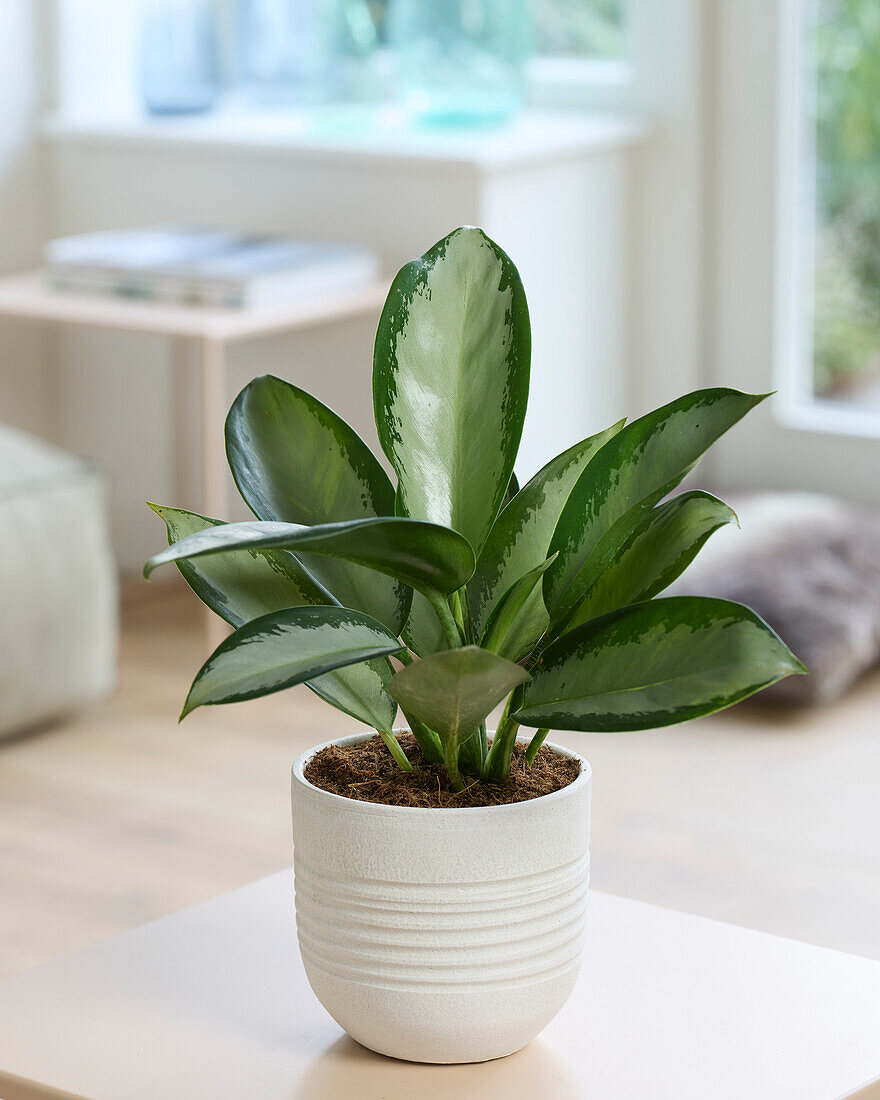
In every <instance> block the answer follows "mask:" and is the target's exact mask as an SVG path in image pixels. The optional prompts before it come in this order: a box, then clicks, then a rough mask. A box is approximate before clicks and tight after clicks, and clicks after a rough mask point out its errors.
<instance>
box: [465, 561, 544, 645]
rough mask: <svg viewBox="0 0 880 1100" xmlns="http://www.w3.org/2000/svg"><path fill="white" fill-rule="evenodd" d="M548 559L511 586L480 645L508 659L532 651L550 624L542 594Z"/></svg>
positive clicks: (495, 612) (487, 627) (492, 615)
mask: <svg viewBox="0 0 880 1100" xmlns="http://www.w3.org/2000/svg"><path fill="white" fill-rule="evenodd" d="M552 561H553V558H548V559H547V560H546V561H543V562H541V564H540V565H539V566H538V567H537V568H536V569H530V570H529V572H528V573H526V575H525V576H524V577H520V579H519V580H518V581H517V582H516V583H515V584H512V585H511V586H510V588H508V590H507V591H506V592H505V593H504V595H503V596H502V597H501V599H500V600H499V601H498V603H497V604H496V605H495V610H494V611H493V612H492V614H491V615H490V616H489V622H488V623H487V624H486V629H485V631H484V632H483V637H482V638H481V639H480V645H481V646H483V648H484V649H489V650H491V651H492V652H493V653H498V654H499V655H500V656H502V657H506V658H507V659H508V660H509V661H520V660H522V658H523V657H525V656H526V654H527V653H530V652H531V651H532V649H533V648H534V646H535V643H536V642H537V641H538V639H539V638H540V637H541V635H542V634H543V633H544V631H545V630H546V629H547V627H548V626H549V624H550V616H549V615H548V614H547V610H546V608H545V607H544V597H543V595H542V593H541V577H542V576H543V575H544V573H545V572H546V571H547V569H548V568H549V567H550V565H551V563H552Z"/></svg>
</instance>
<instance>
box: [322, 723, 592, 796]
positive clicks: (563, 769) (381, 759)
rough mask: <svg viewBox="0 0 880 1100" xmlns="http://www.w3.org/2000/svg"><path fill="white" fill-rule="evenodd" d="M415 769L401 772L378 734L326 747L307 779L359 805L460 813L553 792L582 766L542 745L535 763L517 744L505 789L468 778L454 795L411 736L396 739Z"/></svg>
mask: <svg viewBox="0 0 880 1100" xmlns="http://www.w3.org/2000/svg"><path fill="white" fill-rule="evenodd" d="M398 741H400V744H401V746H402V747H403V750H404V752H405V753H406V755H407V756H408V757H409V759H410V763H411V764H412V766H413V770H412V771H411V772H402V771H401V770H400V769H399V768H398V767H397V765H396V764H395V763H394V761H393V760H392V758H391V754H390V753H389V752H388V749H387V748H386V747H385V745H384V743H383V741H382V738H381V737H379V736H378V734H377V735H375V736H373V737H371V738H369V740H367V741H362V742H361V743H360V744H358V745H328V746H327V748H325V749H321V751H320V752H319V753H316V754H315V755H314V756H313V757H312V759H311V760H310V761H309V763H308V764H307V765H306V768H305V773H304V774H305V777H306V779H308V781H309V782H310V783H312V784H314V785H315V786H316V787H321V788H322V790H325V791H330V792H332V793H333V794H341V795H343V796H344V797H345V798H354V799H358V800H359V801H361V802H380V803H383V804H384V805H386V806H418V807H426V808H429V809H430V808H433V809H459V808H461V807H462V806H503V805H506V804H507V803H510V802H527V801H528V800H529V799H531V798H540V796H541V795H542V794H552V792H553V791H558V790H561V789H562V788H563V787H567V786H568V785H569V783H573V782H574V780H575V779H577V776H578V772H579V770H580V764H579V762H578V761H577V760H575V759H573V758H572V757H570V756H560V755H559V753H557V752H554V751H553V750H552V749H549V748H547V747H546V746H542V747H541V748H540V749H539V750H538V754H537V756H536V757H535V761H534V763H533V764H531V765H529V764H527V763H526V762H525V760H524V759H523V756H524V754H525V745H520V744H518V745H517V746H516V748H515V749H514V754H513V759H512V760H511V762H510V779H509V780H508V782H507V783H505V784H504V785H500V784H498V783H484V782H482V780H479V779H474V778H472V777H471V776H464V781H465V787H464V790H463V791H453V789H452V787H451V785H450V782H449V776H448V775H447V774H446V769H445V768H443V767H442V765H440V764H429V763H428V762H427V761H426V760H425V758H424V757H423V756H422V754H421V752H420V750H419V747H418V744H417V743H416V739H415V738H414V737H413V736H412V734H410V733H405V734H402V735H401V736H399V737H398Z"/></svg>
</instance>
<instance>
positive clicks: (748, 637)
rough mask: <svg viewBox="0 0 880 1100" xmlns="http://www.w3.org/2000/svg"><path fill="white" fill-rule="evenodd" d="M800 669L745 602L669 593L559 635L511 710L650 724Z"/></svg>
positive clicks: (608, 725) (699, 710)
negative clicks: (517, 706) (745, 605)
mask: <svg viewBox="0 0 880 1100" xmlns="http://www.w3.org/2000/svg"><path fill="white" fill-rule="evenodd" d="M805 671H806V670H805V669H804V666H803V665H802V664H801V662H800V661H799V660H798V659H797V657H795V656H794V654H793V653H792V652H791V651H790V650H789V649H788V647H787V646H786V645H785V643H784V642H783V641H782V640H781V639H780V638H779V637H778V636H777V635H776V634H775V633H774V632H773V631H772V630H771V629H770V627H769V626H767V624H766V623H765V622H764V621H763V620H762V619H760V618H759V617H758V616H757V615H756V614H755V612H754V611H752V610H751V609H750V608H748V607H744V606H743V605H742V604H738V603H731V602H730V601H728V600H715V599H708V598H704V597H700V596H672V597H668V598H665V599H658V600H651V601H649V602H648V603H642V604H635V605H633V606H632V607H626V608H622V609H621V610H619V611H614V612H612V613H611V614H610V615H605V616H603V617H602V618H600V619H593V620H592V621H591V622H589V623H585V624H584V625H583V626H579V627H577V628H576V629H575V630H572V631H570V632H569V633H568V634H564V635H563V636H562V637H561V638H559V639H558V640H557V641H556V642H554V643H553V644H552V645H551V646H549V647H548V648H547V650H546V651H545V652H544V654H543V656H542V657H541V660H540V661H539V663H538V664H537V665H536V667H535V668H534V669H533V670H532V681H531V683H530V684H528V685H527V686H526V688H525V691H524V694H523V701H522V703H521V705H520V707H519V709H518V710H517V711H516V713H515V714H514V718H515V719H516V721H517V722H519V723H521V724H522V725H525V726H534V727H537V728H539V729H541V728H545V727H548V728H550V729H561V730H597V731H615V730H642V729H654V728H655V727H657V726H669V725H673V724H674V723H676V722H685V721H688V720H689V719H691V718H698V717H700V716H701V715H704V714H711V713H713V712H714V711H718V710H723V709H724V708H725V707H729V706H731V705H732V704H733V703H737V702H739V701H740V700H741V699H745V698H746V697H747V696H749V695H753V694H754V693H755V692H756V691H760V690H761V689H762V688H765V687H768V686H769V685H770V684H774V683H776V681H777V680H781V679H782V678H783V677H785V676H789V675H791V674H792V673H800V672H805ZM392 684H393V681H392ZM392 690H393V689H392Z"/></svg>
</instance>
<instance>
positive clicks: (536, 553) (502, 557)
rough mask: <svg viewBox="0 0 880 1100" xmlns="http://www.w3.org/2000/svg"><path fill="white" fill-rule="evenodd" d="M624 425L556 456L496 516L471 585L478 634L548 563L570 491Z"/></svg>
mask: <svg viewBox="0 0 880 1100" xmlns="http://www.w3.org/2000/svg"><path fill="white" fill-rule="evenodd" d="M623 425H624V421H623V420H621V421H619V423H617V424H614V425H613V426H612V427H610V428H607V429H606V430H605V431H603V432H599V433H598V434H597V435H593V436H590V438H589V439H584V440H582V441H581V442H580V443H576V444H575V445H574V446H573V447H569V449H568V450H567V451H563V452H562V454H560V455H557V456H556V458H554V459H552V460H551V461H550V462H548V463H547V465H546V466H544V467H543V469H541V470H539V471H538V473H537V474H535V476H534V477H533V478H532V479H531V481H529V482H528V484H527V485H525V486H524V487H523V488H522V489H521V490H520V491H519V492H518V493H517V494H516V496H515V497H514V498H513V499H512V500H511V501H510V503H509V504H508V505H507V506H506V507H505V508H504V510H503V511H502V512H501V514H500V515H499V516H498V518H497V519H496V520H495V523H494V524H493V526H492V530H491V532H490V533H489V538H488V539H487V541H486V545H485V546H484V547H483V551H482V553H481V554H480V556H479V558H478V560H477V569H476V572H475V573H474V576H473V579H472V580H471V581H469V582H468V587H467V595H468V604H469V606H470V611H471V618H472V620H473V623H474V630H475V632H476V635H477V637H479V636H480V635H481V634H482V632H483V630H484V629H485V627H486V623H487V622H488V621H489V616H490V615H491V613H492V609H493V608H494V607H495V606H496V604H497V603H498V601H499V600H500V599H501V597H502V596H503V595H504V593H505V592H507V591H508V590H509V589H510V587H511V585H513V584H515V583H516V582H517V581H518V580H519V579H520V577H523V576H525V575H526V574H527V573H529V572H530V571H531V570H533V569H536V568H537V567H538V566H539V565H540V564H541V563H542V562H543V561H546V559H547V557H548V553H547V550H548V547H549V546H550V540H551V539H552V537H553V532H554V531H555V530H556V524H557V523H558V522H559V516H560V513H561V512H562V509H563V506H564V505H565V502H566V500H568V496H569V493H571V491H572V489H573V488H574V485H575V483H576V482H577V480H578V478H579V477H580V476H581V474H582V473H583V471H584V469H585V468H586V466H587V463H588V462H590V460H591V459H592V458H593V456H594V455H595V454H596V453H597V452H598V451H599V449H600V448H601V447H602V446H604V444H605V443H607V442H608V440H609V439H611V438H612V437H613V436H614V435H616V434H617V432H619V431H620V429H621V428H622V427H623Z"/></svg>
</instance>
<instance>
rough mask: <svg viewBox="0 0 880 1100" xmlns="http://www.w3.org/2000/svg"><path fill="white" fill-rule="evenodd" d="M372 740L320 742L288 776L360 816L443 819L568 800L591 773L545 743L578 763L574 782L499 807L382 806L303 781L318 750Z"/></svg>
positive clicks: (365, 736) (359, 736) (363, 736)
mask: <svg viewBox="0 0 880 1100" xmlns="http://www.w3.org/2000/svg"><path fill="white" fill-rule="evenodd" d="M394 732H395V734H399V733H408V732H409V731H408V730H405V729H396V730H395V731H394ZM488 732H489V733H494V732H495V731H494V730H489V731H488ZM374 736H375V730H365V731H363V732H361V733H350V734H347V735H346V736H344V737H332V738H330V740H329V741H322V742H321V744H319V745H313V746H312V747H311V748H310V749H306V750H305V752H301V753H300V754H299V756H298V757H297V758H296V759H295V760H294V762H293V764H292V765H291V772H292V774H293V779H294V782H297V783H301V784H302V785H303V786H304V787H307V788H308V789H309V790H311V791H315V792H317V794H319V795H320V796H322V797H324V798H329V799H335V800H336V801H338V802H341V803H343V804H344V805H345V806H346V807H348V808H349V809H351V808H354V809H355V810H357V811H358V812H363V813H374V814H375V813H388V812H393V813H395V814H416V815H418V814H422V815H432V814H442V815H443V817H444V818H446V817H448V816H449V815H450V814H453V815H455V814H485V813H490V812H491V813H505V812H506V813H516V812H519V813H522V812H523V808H524V807H527V806H533V807H534V806H536V805H541V806H546V805H547V803H548V802H549V801H550V800H553V799H555V800H559V799H560V798H564V797H565V796H566V795H568V796H571V795H572V794H574V793H575V792H576V791H578V790H580V788H581V787H583V786H584V785H585V784H587V783H589V781H590V779H591V777H592V774H593V769H592V768H591V767H590V764H589V762H588V761H587V760H586V759H585V758H584V757H583V756H581V754H580V753H578V752H574V750H572V749H568V748H566V747H565V746H564V745H557V744H556V743H555V742H553V741H545V742H544V744H545V746H546V747H547V748H549V749H553V751H554V752H558V753H559V754H560V756H568V757H570V758H572V759H574V760H577V761H579V762H580V771H579V772H578V774H577V778H576V779H574V780H573V781H572V782H571V783H569V784H568V785H567V786H565V787H560V788H559V790H558V791H551V792H550V793H549V794H542V795H538V797H537V798H527V799H525V800H524V801H521V802H505V803H503V804H502V805H500V806H449V807H446V806H394V805H390V804H388V803H386V802H366V801H362V800H361V799H358V798H347V797H346V796H345V795H344V794H336V793H335V792H333V791H326V790H324V788H323V787H318V786H316V785H315V784H314V783H312V782H310V781H309V780H308V779H306V777H305V774H304V772H305V768H306V765H307V764H308V763H309V761H310V760H311V759H312V757H313V756H315V754H316V753H319V752H320V751H321V749H326V748H328V747H329V746H330V745H357V744H359V743H360V742H361V741H367V740H369V738H371V737H374ZM528 740H530V738H525V737H518V738H517V741H526V742H527V741H528Z"/></svg>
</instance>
